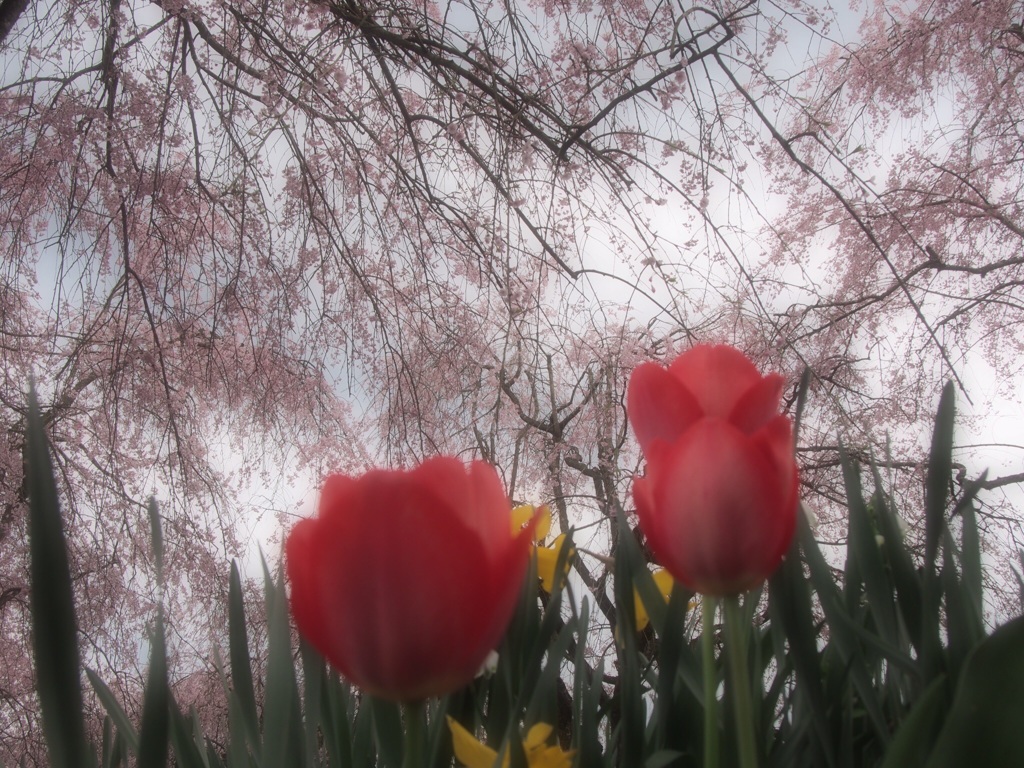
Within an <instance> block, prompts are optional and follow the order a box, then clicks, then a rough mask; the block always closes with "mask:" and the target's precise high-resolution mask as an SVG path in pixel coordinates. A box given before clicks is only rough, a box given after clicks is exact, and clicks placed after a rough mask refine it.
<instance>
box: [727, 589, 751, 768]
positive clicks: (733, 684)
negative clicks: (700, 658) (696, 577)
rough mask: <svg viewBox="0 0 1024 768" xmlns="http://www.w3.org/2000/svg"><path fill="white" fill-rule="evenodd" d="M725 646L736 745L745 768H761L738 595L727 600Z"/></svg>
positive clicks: (741, 765)
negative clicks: (734, 720) (734, 717)
mask: <svg viewBox="0 0 1024 768" xmlns="http://www.w3.org/2000/svg"><path fill="white" fill-rule="evenodd" d="M723 607H724V609H725V644H726V655H727V656H728V663H729V685H730V691H731V693H732V700H733V707H734V709H735V714H736V743H737V747H738V749H739V754H740V767H741V768H757V747H756V745H755V742H754V716H753V710H752V707H751V702H750V672H749V671H748V669H747V645H746V643H745V642H744V640H745V638H744V636H743V635H744V632H743V631H744V624H743V618H742V613H741V611H740V599H739V596H738V595H732V596H731V597H727V598H725V601H724V604H723Z"/></svg>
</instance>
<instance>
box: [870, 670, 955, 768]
mask: <svg viewBox="0 0 1024 768" xmlns="http://www.w3.org/2000/svg"><path fill="white" fill-rule="evenodd" d="M945 714H946V676H945V675H939V677H937V678H935V680H933V681H932V683H931V685H929V686H928V687H927V688H926V689H925V691H924V693H923V694H921V696H920V697H919V698H918V699H917V701H916V703H915V704H914V708H913V709H911V710H910V714H909V715H907V717H906V719H905V720H904V721H903V724H902V725H901V726H900V728H899V730H898V731H896V735H895V736H894V737H893V740H892V742H890V744H889V749H888V750H887V751H886V753H885V762H884V763H882V766H881V768H919V766H923V765H924V764H925V760H926V759H927V757H928V752H929V747H930V746H931V744H932V743H933V742H934V741H935V736H936V734H937V733H938V730H939V727H940V726H941V725H942V719H943V717H944V716H945Z"/></svg>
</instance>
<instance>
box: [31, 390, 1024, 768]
mask: <svg viewBox="0 0 1024 768" xmlns="http://www.w3.org/2000/svg"><path fill="white" fill-rule="evenodd" d="M30 397H31V400H32V402H31V404H30V407H31V416H30V420H29V427H28V431H29V435H28V437H29V440H28V449H27V450H28V465H29V481H30V506H31V510H30V515H31V520H30V537H31V553H32V579H33V589H32V617H33V631H34V638H35V656H36V670H37V681H38V693H39V696H40V700H41V705H42V711H43V720H44V729H45V734H46V739H47V744H48V746H49V751H50V761H51V765H53V766H54V768H65V767H67V768H71V767H72V766H87V767H88V766H96V767H97V768H98V767H99V766H102V767H103V768H113V767H114V766H120V765H138V766H140V767H141V768H148V767H150V766H165V765H168V764H169V763H170V764H173V765H176V766H187V767H189V768H216V767H220V766H226V767H229V768H256V767H258V766H265V767H266V768H281V767H282V766H297V767H304V766H309V767H310V768H312V767H314V766H324V767H325V768H343V767H344V768H370V767H371V766H383V767H384V768H400V766H402V765H403V760H404V759H405V758H406V756H405V755H403V750H404V739H403V734H404V725H403V712H402V711H401V709H400V708H399V707H398V706H397V705H395V704H393V703H390V702H386V701H382V700H377V699H374V698H371V697H368V696H363V695H361V694H360V693H359V692H358V691H356V690H354V689H352V688H350V687H349V686H348V685H347V684H346V683H345V682H344V681H343V680H341V679H340V678H339V677H338V675H337V674H336V673H335V672H334V671H332V670H331V669H329V668H328V667H326V665H325V664H324V662H323V660H322V659H321V658H320V657H319V656H318V655H317V654H316V652H314V651H313V650H312V649H310V648H309V647H307V646H305V645H304V644H299V645H298V647H296V642H295V635H294V633H293V632H292V630H291V627H290V622H289V614H288V604H287V599H286V595H285V588H284V583H283V580H282V578H281V577H280V576H279V575H278V576H275V575H273V574H272V573H271V572H270V570H269V569H268V568H266V566H265V565H264V579H265V592H264V609H265V612H266V614H265V615H266V622H267V628H268V633H267V643H268V647H267V649H266V658H267V663H266V665H265V667H261V668H259V669H256V670H254V668H253V665H252V663H251V658H252V656H251V654H250V644H249V637H248V634H247V630H246V616H245V608H244V604H243V597H242V584H241V579H240V576H239V571H238V569H237V567H236V565H234V564H232V566H231V572H230V589H229V611H228V615H229V628H228V640H229V663H228V665H227V669H226V670H224V674H223V682H224V695H225V707H226V709H227V711H228V713H229V722H230V730H229V739H228V742H227V743H214V742H213V741H211V740H210V739H209V738H207V737H206V736H205V735H204V734H203V732H202V727H201V723H200V719H199V717H198V715H197V714H196V713H195V711H194V710H191V711H189V712H187V713H186V712H184V711H183V710H182V709H181V708H180V707H179V705H178V703H177V702H176V701H175V698H174V695H173V692H172V688H171V686H170V684H169V676H168V675H169V673H168V665H167V656H166V645H165V637H164V618H163V615H162V609H158V611H157V615H156V616H155V618H154V622H153V625H152V627H153V629H152V635H151V637H150V638H149V651H150V665H149V674H148V683H147V686H146V690H145V693H144V696H143V707H142V716H141V722H140V723H139V724H138V725H136V724H135V723H133V722H131V720H130V719H129V717H128V716H127V715H126V713H125V711H124V709H123V708H122V707H121V705H120V704H119V703H118V701H117V699H116V698H115V696H114V695H113V694H112V693H111V692H110V690H109V689H108V688H107V687H106V685H105V684H104V683H103V681H102V680H101V679H100V678H99V677H98V676H97V675H96V674H95V673H93V672H92V671H90V670H85V671H84V672H85V674H84V676H83V670H82V668H81V663H80V657H79V650H78V647H77V639H76V638H77V635H76V629H75V627H76V625H75V611H74V604H73V599H72V590H71V580H70V574H69V569H68V564H67V556H66V552H65V542H64V537H63V532H62V523H61V514H60V509H59V504H58V498H57V492H56V486H55V484H54V479H53V472H52V467H51V463H50V457H49V448H48V445H47V440H46V436H45V434H44V431H43V427H42V423H41V421H40V418H39V412H38V407H37V404H36V402H35V395H34V393H33V394H32V395H30ZM953 423H954V404H953V390H952V388H951V387H947V388H946V389H945V391H944V392H943V395H942V398H941V402H940V406H939V410H938V413H937V415H936V419H935V428H934V434H933V440H932V447H931V454H930V457H929V460H928V474H927V489H926V494H925V507H926V508H925V510H924V511H925V520H926V529H925V539H924V550H923V553H918V554H916V555H915V554H914V553H912V552H911V551H910V549H909V548H908V546H907V545H906V543H905V542H904V537H903V533H902V529H901V522H900V518H899V516H898V513H897V511H896V510H895V509H893V507H892V504H891V503H890V499H889V497H888V496H887V495H886V493H885V492H884V491H883V490H882V489H883V488H884V483H883V481H882V478H881V476H880V474H879V472H878V470H877V468H875V467H870V468H869V471H870V475H871V478H870V479H871V486H872V487H873V488H874V491H873V492H872V493H871V494H869V495H865V492H864V487H863V485H862V477H861V471H860V469H859V467H858V466H857V465H856V464H855V463H854V462H853V461H852V460H850V459H849V457H844V465H843V472H844V479H845V485H846V493H847V505H848V509H849V535H848V538H847V544H846V553H845V555H846V556H845V564H844V565H843V566H842V568H841V569H839V568H838V567H834V566H833V565H832V564H830V562H829V561H828V560H827V559H826V557H825V556H824V554H823V553H822V550H821V549H820V548H819V546H818V544H817V543H816V542H815V539H814V536H813V533H812V531H811V529H810V527H809V525H808V524H807V520H806V518H805V516H804V515H801V516H800V526H799V531H798V534H797V537H796V538H795V540H794V542H793V546H792V549H791V550H790V552H789V555H788V556H787V558H786V560H785V561H784V563H783V565H782V567H781V568H780V569H779V570H778V571H777V572H776V574H775V575H774V576H773V577H772V579H771V580H770V582H769V583H768V584H767V585H766V586H765V588H764V589H762V590H760V591H757V592H754V593H751V594H748V595H747V596H746V598H745V600H744V603H743V611H744V612H745V615H746V618H747V619H748V622H747V624H746V626H747V627H748V629H747V631H746V632H745V633H743V637H742V643H741V646H742V647H740V648H732V647H731V648H729V649H728V653H735V652H738V653H743V654H745V655H746V657H747V662H748V668H749V669H750V670H751V674H750V679H749V685H750V687H751V693H752V697H753V702H754V719H755V730H756V736H757V746H758V750H759V755H758V760H759V763H760V764H761V765H764V766H780V767H781V766H785V767H786V768H790V767H799V766H815V767H817V766H834V767H836V768H840V767H842V768H845V767H847V766H883V768H914V766H927V767H928V768H943V767H945V766H963V765H985V766H1011V765H1013V766H1017V765H1020V764H1021V763H1022V761H1024V749H1022V748H1021V747H1020V745H1019V738H1020V735H1021V733H1020V731H1021V728H1020V726H1021V723H1024V619H1021V618H1017V619H1014V620H1012V621H1009V622H1008V623H1006V624H1004V625H1003V626H1001V627H999V628H998V629H996V630H995V631H994V632H993V633H991V634H989V633H988V632H987V631H986V626H985V623H984V620H983V594H982V562H981V552H980V542H979V535H978V529H977V523H976V518H975V514H976V511H975V493H976V490H977V487H978V485H977V484H976V485H975V486H970V485H969V486H968V487H967V490H966V491H965V492H962V493H961V494H960V495H959V497H958V498H952V497H951V495H950V493H951V492H950V489H951V487H952V485H951V467H952V458H951V456H952V447H953ZM979 483H980V481H979ZM150 519H151V521H152V537H153V552H154V560H155V563H154V572H155V576H156V583H157V584H158V585H159V584H161V583H162V579H163V574H162V567H163V566H162V547H161V541H162V536H161V532H160V516H159V510H158V509H157V507H156V504H155V502H153V503H152V504H151V507H150ZM570 538H571V536H570ZM616 538H617V541H616V543H615V550H614V551H615V567H614V579H615V600H616V611H615V613H616V616H617V626H616V627H615V629H614V637H615V642H614V648H615V653H614V656H613V657H608V658H604V657H601V656H600V655H598V654H595V653H594V652H593V648H594V647H596V646H598V645H599V644H600V639H599V638H594V637H591V636H590V635H591V633H592V632H593V631H594V630H593V628H592V626H591V622H590V603H589V601H588V599H587V598H585V597H584V598H583V599H580V600H578V599H577V597H576V595H575V592H574V590H573V588H572V584H571V582H570V583H564V584H562V585H561V588H560V589H556V590H554V592H553V593H552V594H550V595H548V594H545V593H543V592H540V591H539V590H538V582H537V578H536V572H535V570H534V571H533V572H532V573H531V575H530V578H529V579H528V580H527V582H526V584H525V586H524V589H523V595H522V599H521V601H520V604H519V607H518V610H517V614H516V616H515V618H514V620H513V623H512V625H511V627H510V629H509V631H508V633H507V636H506V637H505V639H504V641H503V643H502V645H501V647H500V648H499V649H498V650H499V660H498V663H497V668H496V669H495V670H494V671H493V673H490V674H485V675H481V676H480V677H478V678H477V679H476V681H475V682H474V683H473V684H472V685H470V686H469V687H467V688H466V689H465V690H463V691H461V692H459V693H457V694H454V695H451V696H448V697H445V698H444V699H441V700H435V701H430V702H428V703H427V707H426V709H427V732H426V738H425V744H426V745H427V746H426V751H427V754H425V755H422V756H420V761H421V763H422V764H423V765H427V766H431V767H432V768H433V767H436V766H450V765H452V764H453V756H452V742H451V734H450V731H449V729H448V727H447V725H446V716H450V717H452V718H454V719H455V720H457V721H458V722H459V723H461V724H463V725H464V726H465V727H466V728H467V729H468V730H469V731H470V732H471V733H475V734H478V735H479V737H480V739H481V741H484V742H485V743H487V744H489V745H490V746H492V747H493V748H494V749H495V750H498V752H499V760H500V759H502V757H504V759H506V760H507V764H508V765H509V766H510V767H511V768H519V767H520V766H526V765H528V757H527V755H526V753H525V752H524V750H523V741H522V739H523V735H524V734H525V733H526V731H527V729H529V728H530V726H532V725H535V724H537V723H548V724H551V725H553V726H554V732H555V734H556V735H557V738H558V740H559V742H560V743H561V746H562V747H563V748H565V749H572V750H575V752H574V755H575V758H574V759H575V764H576V765H579V766H623V767H627V766H628V767H631V768H632V767H634V766H645V767H646V768H669V767H670V766H677V767H679V768H682V767H684V766H694V767H697V766H701V765H703V761H704V754H703V749H704V748H703V742H704V704H703V702H704V701H705V698H704V691H705V687H706V686H709V685H710V686H712V687H713V688H714V690H715V691H716V692H719V691H720V690H721V686H722V683H723V678H724V667H725V658H724V654H723V653H722V649H721V642H720V639H719V635H720V629H721V628H720V626H719V625H713V626H714V631H715V635H716V641H717V642H716V652H715V654H714V661H713V664H712V665H711V668H712V669H713V674H712V675H707V677H708V679H705V672H704V669H705V668H704V667H702V663H701V652H700V642H699V639H696V640H695V638H694V637H693V636H692V628H693V627H694V626H695V622H694V620H693V619H695V618H696V617H695V616H694V615H693V614H695V613H698V612H699V611H700V610H701V603H700V601H699V600H692V599H691V598H692V597H693V596H692V595H690V594H688V593H686V592H685V591H684V590H683V589H682V588H680V587H679V586H678V585H677V586H676V587H675V588H674V590H673V592H672V594H671V597H670V599H669V600H668V601H667V603H666V601H665V600H664V599H663V598H662V597H661V595H660V593H659V590H658V587H657V585H656V584H655V582H654V579H653V578H652V576H651V573H650V570H649V564H648V563H647V562H646V559H645V557H644V554H643V551H642V550H641V548H640V546H639V544H638V542H637V539H636V537H635V534H634V532H633V531H632V530H630V528H629V527H628V525H627V524H626V522H625V521H620V525H619V530H618V532H617V537H616ZM571 551H572V548H571V542H570V545H569V546H565V547H562V548H561V549H560V555H559V557H560V558H561V561H562V562H560V563H559V564H558V565H557V567H556V569H555V572H556V573H562V572H563V569H562V566H563V565H564V559H565V558H566V557H567V556H569V554H570V553H571ZM634 590H635V591H634ZM635 594H636V595H639V596H640V599H641V600H642V601H643V603H644V605H645V607H646V609H647V612H648V614H649V616H650V626H649V627H648V628H647V629H645V630H644V631H643V632H637V631H636V628H635V626H634V624H635V618H634V617H635V610H634V595H635ZM256 675H259V676H260V678H259V679H258V680H257V679H254V677H255V676H256ZM86 680H87V681H88V684H89V685H91V687H92V688H93V690H94V692H95V694H96V696H97V697H98V698H99V700H100V701H101V703H102V704H103V707H104V708H105V710H106V712H107V716H106V719H105V722H104V724H103V729H102V740H101V742H100V743H90V739H89V738H88V736H87V734H88V733H89V731H88V729H87V727H86V725H87V724H86V723H85V722H83V719H84V718H83V708H82V700H83V682H84V681H86ZM257 690H259V691H261V692H262V694H263V695H262V697H260V698H261V699H262V701H260V700H259V699H258V697H257V695H256V691H257ZM716 695H717V696H722V694H721V693H717V694H716ZM724 697H725V702H724V705H723V706H719V707H718V708H717V709H718V712H719V713H721V714H720V718H719V727H720V731H721V733H720V742H721V744H722V764H723V765H725V766H733V765H735V764H736V763H737V760H738V756H737V755H736V754H735V746H734V743H733V740H732V739H731V738H730V735H731V734H732V733H733V723H732V722H731V718H732V708H731V707H730V706H729V701H728V697H729V693H728V690H726V692H725V693H724Z"/></svg>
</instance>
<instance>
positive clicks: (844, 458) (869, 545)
mask: <svg viewBox="0 0 1024 768" xmlns="http://www.w3.org/2000/svg"><path fill="white" fill-rule="evenodd" d="M839 461H840V463H841V465H842V468H843V481H844V483H845V486H846V503H847V510H848V511H849V516H850V533H849V538H848V540H847V551H848V553H849V556H850V557H852V558H853V559H854V560H855V561H856V562H857V564H858V566H859V568H858V572H859V573H860V577H861V579H862V580H863V583H864V591H865V593H866V595H867V602H868V610H869V611H870V612H871V615H872V616H873V617H874V619H875V623H876V625H877V627H878V630H879V632H880V633H881V635H882V639H883V640H884V641H885V642H887V643H892V644H893V645H898V643H899V633H898V631H897V629H896V615H895V614H896V609H895V606H894V605H893V590H892V586H891V585H890V584H889V582H888V580H887V579H886V577H885V574H886V570H885V564H884V562H883V559H882V553H881V550H880V549H879V543H878V540H877V539H876V538H875V536H876V534H875V527H874V525H873V523H872V520H871V517H870V516H869V514H868V509H867V506H866V505H865V504H864V494H863V490H862V488H861V482H860V473H859V472H858V471H857V467H856V466H855V465H854V463H853V461H851V460H850V457H849V455H848V454H847V453H846V448H845V446H843V445H842V443H840V446H839ZM883 543H884V540H883Z"/></svg>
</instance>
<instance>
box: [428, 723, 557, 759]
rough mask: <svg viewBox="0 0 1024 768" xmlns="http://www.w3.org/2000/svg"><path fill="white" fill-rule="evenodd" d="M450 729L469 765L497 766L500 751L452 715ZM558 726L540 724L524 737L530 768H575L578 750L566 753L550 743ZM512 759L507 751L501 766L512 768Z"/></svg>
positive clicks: (459, 753) (457, 750) (458, 755)
mask: <svg viewBox="0 0 1024 768" xmlns="http://www.w3.org/2000/svg"><path fill="white" fill-rule="evenodd" d="M448 729H449V730H450V731H451V732H452V749H453V750H454V752H455V757H456V759H457V760H458V761H459V762H460V763H461V764H462V765H464V766H465V768H494V765H495V763H496V762H497V761H498V753H497V752H495V751H494V750H493V749H491V748H490V747H488V746H487V745H486V744H481V743H480V742H479V741H477V740H476V739H475V738H474V737H473V734H471V733H470V732H469V731H467V730H466V729H465V728H463V727H462V725H460V724H459V723H458V722H456V721H455V720H453V719H452V718H450V717H449V718H448ZM554 730H555V729H554V728H553V727H551V726H550V725H548V724H547V723H537V724H536V725H534V726H533V727H531V728H530V730H529V731H528V732H527V734H526V739H524V740H523V751H524V752H525V753H526V763H527V765H529V766H530V768H571V766H572V758H573V755H574V754H575V750H570V751H568V752H565V751H563V750H562V748H561V747H559V746H558V745H557V744H556V745H554V746H549V745H548V743H547V742H548V739H549V738H551V734H552V733H554ZM509 762H510V758H509V754H508V752H507V751H506V752H505V756H504V757H503V758H502V761H501V768H508V766H509Z"/></svg>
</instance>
